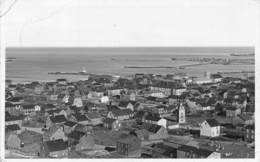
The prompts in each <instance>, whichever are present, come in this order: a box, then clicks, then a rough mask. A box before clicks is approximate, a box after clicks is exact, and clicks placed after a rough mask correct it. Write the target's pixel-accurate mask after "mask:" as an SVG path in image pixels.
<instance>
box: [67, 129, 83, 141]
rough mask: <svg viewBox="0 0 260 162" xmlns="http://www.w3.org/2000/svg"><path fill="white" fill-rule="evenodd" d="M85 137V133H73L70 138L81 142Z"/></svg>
mask: <svg viewBox="0 0 260 162" xmlns="http://www.w3.org/2000/svg"><path fill="white" fill-rule="evenodd" d="M84 135H85V133H83V132H79V131H72V132H71V133H70V134H69V135H68V137H69V138H73V139H75V140H79V139H80V138H81V137H83V136H84Z"/></svg>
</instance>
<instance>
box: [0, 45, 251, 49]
mask: <svg viewBox="0 0 260 162" xmlns="http://www.w3.org/2000/svg"><path fill="white" fill-rule="evenodd" d="M4 48H6V49H8V48H9V49H10V48H255V46H24V47H20V46H6V47H4Z"/></svg>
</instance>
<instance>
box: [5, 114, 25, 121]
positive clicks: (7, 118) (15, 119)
mask: <svg viewBox="0 0 260 162" xmlns="http://www.w3.org/2000/svg"><path fill="white" fill-rule="evenodd" d="M22 118H23V117H22V116H13V115H11V116H9V117H8V116H6V118H5V121H7V122H8V121H17V120H22Z"/></svg>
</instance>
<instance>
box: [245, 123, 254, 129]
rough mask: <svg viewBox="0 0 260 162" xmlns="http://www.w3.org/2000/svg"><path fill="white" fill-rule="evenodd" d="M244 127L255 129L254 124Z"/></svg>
mask: <svg viewBox="0 0 260 162" xmlns="http://www.w3.org/2000/svg"><path fill="white" fill-rule="evenodd" d="M245 128H246V129H252V130H255V125H254V124H251V125H247V126H246V127H245Z"/></svg>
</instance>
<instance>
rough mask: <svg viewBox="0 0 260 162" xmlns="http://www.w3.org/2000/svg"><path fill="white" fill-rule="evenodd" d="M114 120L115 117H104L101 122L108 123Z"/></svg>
mask: <svg viewBox="0 0 260 162" xmlns="http://www.w3.org/2000/svg"><path fill="white" fill-rule="evenodd" d="M114 121H116V120H115V119H112V118H105V119H104V120H103V123H108V124H112V123H113V122H114Z"/></svg>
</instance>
